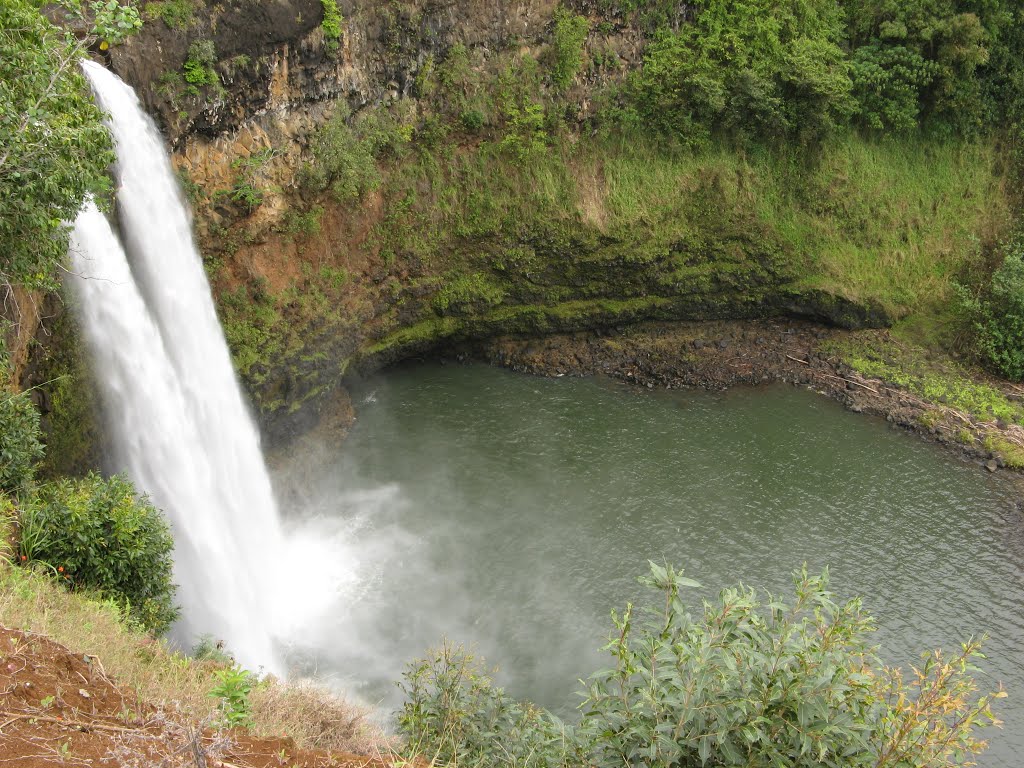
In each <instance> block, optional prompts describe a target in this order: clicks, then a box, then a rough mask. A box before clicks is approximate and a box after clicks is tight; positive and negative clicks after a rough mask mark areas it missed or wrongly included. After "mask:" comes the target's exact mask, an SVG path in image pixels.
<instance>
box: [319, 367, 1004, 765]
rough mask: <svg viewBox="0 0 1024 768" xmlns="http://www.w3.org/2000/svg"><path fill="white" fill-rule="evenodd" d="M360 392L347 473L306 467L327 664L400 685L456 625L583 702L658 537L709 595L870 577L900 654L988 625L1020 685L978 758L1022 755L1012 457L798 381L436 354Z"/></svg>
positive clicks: (862, 590)
mask: <svg viewBox="0 0 1024 768" xmlns="http://www.w3.org/2000/svg"><path fill="white" fill-rule="evenodd" d="M356 401H357V413H358V421H357V423H356V426H355V427H354V429H353V430H352V433H351V435H350V437H349V439H348V440H347V441H346V442H345V443H344V444H343V445H341V446H339V447H337V448H336V450H337V454H336V461H335V462H334V464H333V467H332V471H331V473H330V477H329V478H327V479H324V480H323V481H322V482H321V483H320V484H312V485H310V486H309V487H307V488H305V489H304V492H305V494H306V502H307V507H308V508H311V509H313V510H315V515H316V516H315V517H314V518H313V519H312V520H311V522H310V525H312V526H321V528H322V531H323V533H322V535H323V536H325V537H327V536H330V537H334V539H335V540H336V541H337V542H338V545H337V552H338V554H337V563H338V569H339V571H343V572H344V573H345V574H346V575H345V579H344V586H343V588H342V595H341V599H339V605H338V606H337V608H336V610H335V612H334V615H333V617H332V620H331V621H329V622H326V623H325V625H324V626H323V627H322V628H321V630H320V633H321V636H319V637H315V636H313V635H315V634H316V633H312V634H311V635H310V636H309V637H308V638H307V640H308V644H309V646H310V647H314V646H316V647H327V648H329V650H328V651H320V652H317V653H316V654H315V658H313V659H308V660H307V661H308V662H309V663H311V664H315V665H316V671H317V674H319V675H320V676H321V677H323V678H325V679H329V680H335V681H337V682H338V683H339V684H341V685H344V686H347V687H350V688H352V687H355V688H357V689H358V690H360V691H361V693H362V694H363V695H364V696H365V697H366V698H368V699H369V700H371V701H374V702H380V703H381V704H383V705H384V706H393V705H394V704H396V703H397V699H396V692H395V688H394V686H393V684H392V681H394V680H395V679H397V678H398V676H399V675H400V672H401V669H402V666H403V664H404V662H405V661H406V660H408V659H410V658H412V657H414V656H416V655H417V654H420V653H422V651H423V650H424V649H425V648H427V647H428V646H430V645H432V644H436V643H438V642H439V641H440V640H441V639H442V638H444V637H447V638H449V639H452V640H456V641H460V642H465V643H467V644H470V645H473V646H474V647H475V648H476V649H477V650H478V651H479V653H480V654H482V655H483V656H485V657H486V659H487V660H488V662H489V663H490V664H492V665H496V666H498V668H499V675H498V676H499V679H500V680H501V682H502V683H504V684H505V685H506V687H507V688H508V689H510V690H511V691H512V692H513V693H514V694H516V695H518V696H520V697H524V698H529V699H531V700H533V701H536V702H538V703H540V704H543V705H545V706H548V707H552V708H555V709H557V710H559V711H560V712H561V713H563V714H565V713H567V712H570V711H571V708H572V707H573V706H574V705H575V703H576V702H577V701H578V699H577V698H576V697H575V696H574V692H575V691H576V690H577V685H576V680H577V679H578V678H580V677H584V676H586V675H587V674H588V673H589V672H591V671H593V670H595V669H598V668H600V667H602V666H606V662H605V659H603V658H602V654H601V653H600V651H599V650H598V648H599V647H600V645H601V644H602V642H603V640H604V638H605V637H606V636H607V635H608V632H609V630H610V628H611V623H610V621H609V619H608V613H609V611H610V610H611V609H612V608H620V607H622V606H623V605H624V604H625V602H626V601H627V600H632V599H635V598H637V597H638V596H641V595H642V592H641V591H640V588H639V587H638V586H637V584H636V581H635V579H636V577H637V576H639V575H641V574H643V573H644V572H645V571H646V570H647V561H648V560H649V559H653V560H656V561H659V562H661V561H668V562H671V563H676V564H679V565H682V566H684V567H685V569H686V573H687V574H688V575H690V576H692V577H694V578H696V579H698V580H699V581H701V582H702V583H703V584H704V585H705V587H706V591H705V594H711V593H712V592H713V591H717V589H719V588H720V587H722V586H726V585H732V584H735V583H737V582H744V583H746V584H749V585H753V586H759V587H766V588H769V589H771V590H776V591H783V590H785V589H786V588H787V587H788V585H789V584H790V573H791V572H792V570H793V569H794V568H798V567H799V566H800V564H801V563H803V562H807V563H808V566H809V567H810V568H811V569H812V570H818V569H821V568H822V567H824V566H826V565H827V566H828V567H829V568H830V569H831V574H832V586H833V588H834V589H835V590H836V591H837V592H838V593H839V594H840V595H842V596H854V595H861V596H863V597H864V598H865V604H866V605H867V607H868V608H869V609H870V610H871V611H872V612H873V613H874V614H875V615H876V616H877V617H878V619H879V624H880V631H879V632H878V634H877V640H878V642H879V643H880V644H881V645H882V653H883V656H884V657H885V658H886V659H887V660H889V661H891V662H895V663H909V662H913V661H915V660H916V658H917V654H918V652H919V651H921V650H924V649H926V648H930V647H933V646H945V647H948V648H954V647H955V645H956V643H958V642H959V641H960V640H963V639H965V638H966V637H968V636H969V635H971V634H980V633H982V632H987V633H988V634H989V635H990V636H991V639H990V641H989V643H988V645H987V647H986V651H987V654H988V656H989V661H988V662H987V664H986V671H987V674H988V677H987V678H986V679H985V680H983V684H984V685H995V684H996V683H997V682H998V681H1002V682H1003V683H1004V684H1005V686H1006V688H1007V689H1008V691H1009V692H1010V696H1009V698H1008V699H1006V700H1004V701H1003V702H1001V705H1002V706H1001V707H1000V709H999V714H1000V715H1001V717H1002V718H1003V719H1004V720H1005V721H1006V726H1005V728H1004V729H1003V731H1001V732H994V733H993V734H992V736H991V742H992V749H991V750H990V752H989V753H988V754H987V755H986V756H985V757H984V759H983V760H982V765H986V766H1000V767H1001V766H1007V767H1009V766H1011V765H1014V766H1015V765H1017V764H1018V762H1017V759H1016V755H1017V754H1018V753H1019V752H1020V751H1021V750H1022V749H1024V707H1022V705H1021V703H1020V702H1021V700H1022V699H1021V697H1022V696H1024V667H1022V662H1024V617H1022V614H1021V605H1022V597H1024V519H1022V514H1021V511H1020V508H1019V506H1018V504H1017V501H1016V492H1015V489H1014V487H1013V486H1012V485H1011V483H1009V482H1007V481H1006V479H1005V478H1002V477H1000V476H999V475H996V476H990V475H989V474H987V473H985V472H983V471H981V470H979V468H978V467H977V466H974V465H971V464H966V463H963V462H960V461H958V460H957V459H955V458H953V457H952V456H951V455H949V454H948V453H946V452H944V451H942V450H940V449H939V448H937V447H936V446H933V445H930V444H926V443H924V442H922V441H920V440H918V439H917V438H915V437H913V436H911V435H908V434H905V433H902V432H899V431H896V430H894V429H891V428H890V427H888V426H887V425H886V424H885V423H883V422H879V421H875V420H872V419H869V418H866V417H863V416H857V415H854V414H851V413H848V412H846V411H844V410H843V409H842V408H841V407H839V406H838V405H837V404H835V403H833V402H831V401H829V400H826V399H825V398H822V397H820V396H817V395H815V394H813V393H809V392H805V391H800V390H796V389H793V388H788V387H769V388H762V389H737V390H733V391H730V392H728V393H725V394H709V393H706V392H675V391H673V392H668V391H662V392H659V391H654V392H650V391H647V390H640V389H637V388H631V387H628V386H625V385H621V384H618V383H614V382H609V381H605V380H601V379H575V378H561V379H539V378H533V377H527V376H521V375H517V374H513V373H510V372H507V371H503V370H498V369H493V368H488V367H483V366H448V367H443V366H439V365H430V366H422V367H415V368H405V369H400V370H396V371H392V372H390V373H389V374H387V375H386V376H383V377H381V378H379V379H377V380H374V381H371V382H367V383H366V385H365V386H364V388H363V389H362V391H360V392H358V393H357V395H356ZM328 449H329V450H332V451H333V450H335V448H334V447H328ZM693 597H694V600H697V599H699V597H700V594H699V593H698V594H695V595H694V596H693ZM311 653H312V652H311Z"/></svg>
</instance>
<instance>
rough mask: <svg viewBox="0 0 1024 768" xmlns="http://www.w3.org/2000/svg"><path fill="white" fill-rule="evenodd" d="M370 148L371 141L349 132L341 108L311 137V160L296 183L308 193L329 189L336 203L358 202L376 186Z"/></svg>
mask: <svg viewBox="0 0 1024 768" xmlns="http://www.w3.org/2000/svg"><path fill="white" fill-rule="evenodd" d="M374 149H375V144H374V141H373V140H372V139H371V138H365V137H361V136H360V135H358V134H357V133H356V132H355V131H354V130H353V128H352V126H351V125H349V111H348V109H347V108H345V107H341V108H339V109H338V110H337V112H336V113H335V115H334V117H332V118H331V119H330V120H329V121H328V122H327V123H325V124H324V125H323V126H321V127H320V129H319V130H317V132H316V134H315V135H314V136H313V140H312V151H313V159H312V162H309V163H306V165H305V166H303V169H302V171H301V172H300V174H299V180H300V182H301V183H302V185H303V186H304V187H305V188H306V189H308V190H310V191H312V192H322V191H324V190H327V189H329V190H330V191H331V194H332V195H333V196H334V198H335V199H336V200H338V201H339V202H349V201H354V200H358V199H359V198H360V197H362V196H363V195H365V194H366V193H367V192H370V191H372V190H374V189H376V188H377V187H379V186H380V182H381V177H380V171H379V170H378V168H377V163H376V160H375V157H374Z"/></svg>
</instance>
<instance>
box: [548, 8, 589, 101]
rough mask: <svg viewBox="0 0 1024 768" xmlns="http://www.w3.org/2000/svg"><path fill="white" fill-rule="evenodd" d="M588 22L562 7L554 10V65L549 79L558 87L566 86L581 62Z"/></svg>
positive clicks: (577, 70) (570, 83)
mask: <svg viewBox="0 0 1024 768" xmlns="http://www.w3.org/2000/svg"><path fill="white" fill-rule="evenodd" d="M589 32H590V22H589V21H587V19H586V17H584V16H577V15H576V14H574V13H571V12H569V11H567V10H565V9H564V8H559V9H558V10H556V11H555V31H554V43H553V45H554V59H555V61H554V66H553V67H552V70H551V80H552V82H554V84H555V85H557V86H558V87H559V88H568V87H569V86H570V85H572V81H573V79H574V78H575V77H576V75H577V73H578V72H579V71H580V66H582V64H583V44H584V42H586V39H587V34H588V33H589Z"/></svg>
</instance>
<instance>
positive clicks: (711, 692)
mask: <svg viewBox="0 0 1024 768" xmlns="http://www.w3.org/2000/svg"><path fill="white" fill-rule="evenodd" d="M642 581H643V583H644V584H645V585H646V586H649V587H651V588H652V589H654V590H656V591H657V592H658V593H659V595H660V600H659V601H658V602H657V603H656V604H657V605H658V607H657V608H644V609H640V610H635V609H634V608H633V606H628V607H627V608H626V611H625V613H624V614H623V615H622V616H621V617H620V616H615V615H614V614H613V619H614V622H615V627H616V634H615V635H614V637H613V639H612V640H611V642H610V643H609V644H608V645H607V646H606V650H608V651H609V652H610V653H611V655H612V657H613V658H614V660H615V666H614V668H612V669H608V670H604V671H601V672H597V673H595V674H594V675H593V676H592V677H591V678H590V680H589V683H588V686H587V691H586V699H585V701H584V702H583V704H582V705H581V710H582V713H583V716H582V720H581V722H580V723H579V725H577V726H567V725H565V724H563V723H561V722H560V721H558V720H557V718H555V717H553V716H552V715H549V714H547V713H545V712H542V711H540V710H537V709H535V708H532V707H529V706H526V705H522V704H519V703H517V702H514V701H511V700H510V699H509V698H508V697H507V696H506V695H505V693H504V692H503V691H502V690H501V689H500V688H497V687H495V686H494V685H493V684H492V683H491V681H490V680H489V679H488V678H487V677H486V675H484V674H482V673H481V671H480V667H479V666H478V665H476V664H475V663H474V662H473V660H472V659H471V658H469V657H467V656H465V654H463V653H461V652H460V651H457V650H452V649H450V648H447V649H443V650H442V651H440V652H438V653H436V654H434V655H432V656H431V657H430V658H428V659H425V660H420V661H416V662H414V663H413V664H412V665H410V667H409V669H408V671H407V672H406V675H405V683H404V684H403V686H402V688H403V691H404V692H405V694H406V697H407V703H406V704H405V706H404V708H403V710H402V712H401V713H400V715H399V726H400V728H401V730H402V732H403V733H404V735H405V736H406V737H407V738H408V740H409V744H410V749H411V750H414V751H417V752H418V753H419V754H421V755H425V756H427V757H432V758H433V757H436V758H437V759H439V760H440V761H442V762H451V763H458V764H459V765H481V766H482V765H518V766H523V765H530V766H561V765H589V766H598V767H603V766H609V767H610V766H628V765H650V766H666V767H667V766H747V768H760V767H761V766H764V767H765V768H768V767H769V766H771V767H772V768H788V767H789V766H792V767H794V768H796V767H801V768H802V767H804V766H806V767H807V768H810V767H811V766H836V767H837V768H838V767H839V766H842V767H843V768H857V767H859V766H873V767H874V768H882V767H883V766H890V767H891V768H896V767H897V766H899V767H900V768H924V767H925V766H929V767H931V766H955V765H966V764H967V762H965V761H967V760H968V758H969V757H970V756H971V755H973V754H977V753H978V752H980V751H981V750H982V749H984V746H985V745H984V742H982V741H980V740H979V739H978V738H977V736H976V734H975V728H976V727H978V726H983V725H988V724H992V723H996V722H997V721H996V720H995V718H994V716H993V715H992V712H991V709H990V699H991V698H999V697H1002V696H1003V695H1004V694H1003V693H1002V692H999V693H996V694H992V695H991V696H978V695H977V688H976V686H975V684H974V681H973V679H972V678H971V677H970V675H969V674H968V671H969V670H970V669H971V667H970V662H971V660H972V659H973V658H974V657H978V656H980V652H979V646H978V644H977V643H974V642H969V643H966V644H964V646H963V647H962V648H961V650H960V652H959V653H957V654H956V655H955V656H953V657H952V658H945V657H943V656H942V654H941V653H939V652H934V653H932V654H929V655H927V656H925V657H924V658H925V661H924V663H923V665H922V666H921V667H920V668H919V669H914V671H913V674H912V675H911V677H910V679H909V680H904V678H903V676H902V674H901V673H900V671H899V670H892V669H888V668H885V667H883V666H882V664H881V663H880V661H879V659H878V657H877V656H876V655H875V649H874V648H873V647H872V646H871V645H869V644H868V637H869V635H870V633H871V632H872V631H873V630H874V623H873V620H872V619H871V617H870V616H868V615H867V614H865V613H864V612H863V610H862V608H861V604H860V601H859V600H852V601H850V602H847V603H845V604H838V603H836V602H835V601H834V597H833V595H832V594H831V593H830V592H829V591H828V589H827V587H828V575H827V573H826V574H823V575H822V576H818V577H810V576H808V574H807V572H806V570H804V571H802V572H800V573H798V574H796V576H795V578H794V582H795V586H796V599H795V602H793V603H792V604H785V603H782V602H781V601H779V600H778V599H776V598H774V597H772V596H768V599H767V601H766V602H765V603H764V604H762V603H761V602H760V601H759V599H758V597H757V595H756V593H755V592H754V591H753V590H746V589H726V590H723V591H722V593H721V594H720V595H719V598H718V600H717V601H716V602H714V603H708V602H706V603H705V604H704V606H703V611H702V612H700V613H698V615H697V616H694V615H693V614H692V613H691V612H690V611H689V610H688V609H687V606H686V604H685V603H684V602H683V601H682V599H681V598H680V590H681V589H683V588H686V587H694V586H697V584H696V582H693V581H692V580H690V579H686V578H684V577H683V576H682V574H681V573H678V572H676V571H674V570H673V569H672V568H660V567H658V566H654V565H653V564H652V567H651V575H650V576H649V577H647V578H646V579H643V580H642Z"/></svg>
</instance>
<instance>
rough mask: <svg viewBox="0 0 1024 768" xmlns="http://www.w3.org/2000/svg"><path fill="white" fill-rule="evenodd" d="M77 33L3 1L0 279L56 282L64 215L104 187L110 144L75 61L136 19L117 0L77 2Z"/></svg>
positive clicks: (26, 0) (27, 2) (73, 13)
mask: <svg viewBox="0 0 1024 768" xmlns="http://www.w3.org/2000/svg"><path fill="white" fill-rule="evenodd" d="M64 10H65V12H66V15H67V16H70V17H71V18H76V17H77V18H79V19H82V20H85V21H86V24H87V28H88V29H89V30H90V31H89V33H88V34H86V35H84V36H83V37H81V38H76V37H75V35H74V34H73V33H72V32H70V31H69V30H66V29H62V28H59V27H57V26H55V25H54V24H53V23H52V22H51V21H50V20H49V19H47V18H45V17H44V16H43V15H42V14H41V13H40V11H39V8H38V7H37V5H36V4H35V3H33V2H32V1H31V0H4V2H3V3H0V285H4V286H7V287H8V288H9V286H10V285H11V284H13V283H22V284H25V285H27V286H30V287H53V286H54V285H55V283H56V280H55V272H56V266H57V265H58V264H59V263H60V262H61V260H62V259H63V258H64V257H65V255H66V253H67V242H68V228H69V222H71V221H73V220H74V218H75V216H76V215H77V213H78V210H79V208H80V207H81V205H82V202H83V201H84V200H85V198H86V196H88V195H94V196H96V197H97V198H102V197H103V196H104V195H106V193H107V192H108V190H109V189H110V180H109V177H108V175H107V168H108V166H109V165H110V164H111V163H112V162H113V160H114V155H113V152H112V144H111V140H110V137H109V135H108V134H107V131H106V129H105V128H104V126H103V113H102V112H101V111H100V109H99V108H98V107H97V106H96V104H95V103H94V102H93V101H92V99H91V97H90V95H89V89H88V87H87V85H86V82H85V78H84V77H83V76H82V74H81V71H80V69H79V64H80V62H81V59H82V55H83V52H84V51H85V50H86V49H87V47H88V46H89V45H91V44H94V43H96V42H98V41H99V40H101V39H102V40H103V41H104V43H110V42H117V41H119V40H120V39H123V37H124V36H125V35H127V34H129V33H130V32H131V31H133V30H135V29H137V28H138V27H139V25H140V23H141V22H140V21H139V17H138V14H137V13H136V12H135V9H134V8H133V7H131V6H121V5H120V4H119V3H118V2H117V0H106V2H99V1H97V2H93V3H92V4H90V5H89V6H88V7H87V8H86V9H84V10H83V8H82V6H81V5H80V4H78V3H77V2H72V3H69V4H67V5H66V6H65V8H64Z"/></svg>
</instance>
